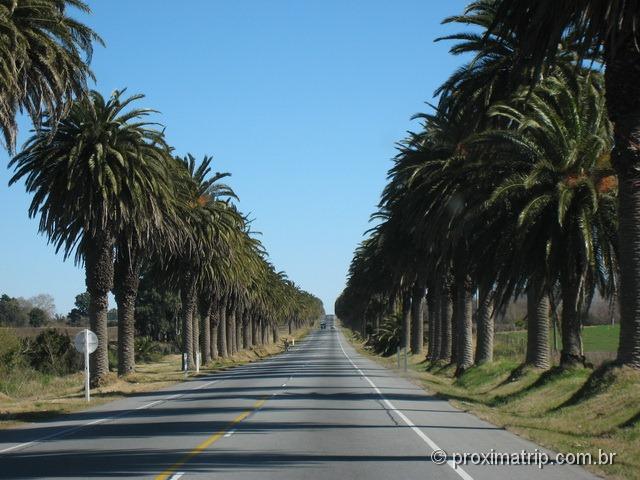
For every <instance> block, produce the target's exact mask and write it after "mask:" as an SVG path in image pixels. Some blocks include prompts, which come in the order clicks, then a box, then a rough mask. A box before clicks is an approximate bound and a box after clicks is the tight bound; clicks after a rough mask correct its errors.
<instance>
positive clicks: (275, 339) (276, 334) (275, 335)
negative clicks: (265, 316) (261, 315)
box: [273, 322, 280, 343]
mask: <svg viewBox="0 0 640 480" xmlns="http://www.w3.org/2000/svg"><path fill="white" fill-rule="evenodd" d="M279 340H280V332H278V324H277V323H275V322H274V324H273V343H278V341H279Z"/></svg>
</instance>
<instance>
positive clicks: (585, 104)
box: [335, 0, 640, 374]
mask: <svg viewBox="0 0 640 480" xmlns="http://www.w3.org/2000/svg"><path fill="white" fill-rule="evenodd" d="M639 20H640V4H638V2H636V1H632V2H628V1H611V0H606V1H605V0H602V1H600V0H585V1H582V2H573V1H571V2H562V1H557V0H554V1H550V0H542V1H537V2H530V1H527V0H480V1H475V2H472V3H470V4H469V5H468V6H467V7H466V9H465V10H464V12H463V13H462V14H460V15H456V16H453V17H450V18H446V19H445V20H444V21H443V23H445V24H453V25H458V26H460V27H461V32H460V33H458V34H452V35H448V36H446V37H443V38H439V39H437V41H447V42H453V44H452V46H451V47H450V53H451V54H453V55H460V54H464V55H466V56H467V58H468V59H469V60H468V61H467V62H466V63H464V64H463V65H462V66H461V67H460V68H458V69H457V70H456V71H454V72H453V73H451V75H450V76H449V77H448V78H447V79H446V81H445V82H444V83H443V84H442V85H441V86H440V87H439V88H438V90H437V91H436V95H437V97H438V101H437V103H436V104H435V105H433V106H432V107H431V109H430V110H429V111H428V112H427V113H422V114H418V115H416V116H415V117H414V118H417V119H419V120H420V121H421V128H420V129H419V131H417V132H410V133H409V135H408V137H407V138H406V139H405V140H404V141H402V142H400V144H399V145H398V154H397V156H396V157H395V158H394V164H393V166H392V168H391V169H390V170H389V174H388V183H387V185H386V187H385V189H384V191H383V193H382V196H381V201H380V204H379V207H378V210H377V211H376V212H375V213H374V214H373V216H372V219H373V220H374V221H375V226H374V227H373V228H372V229H371V230H370V231H369V232H368V236H367V238H366V239H365V240H364V241H363V242H362V243H361V244H360V245H359V246H358V248H357V249H356V251H355V254H354V257H353V260H352V263H351V266H350V269H349V277H348V281H347V286H346V288H345V289H344V291H343V292H342V294H341V295H340V297H339V298H338V299H337V301H336V305H335V309H336V313H337V315H338V316H339V317H340V318H341V319H343V320H344V321H345V323H347V324H348V325H349V326H351V328H354V329H358V330H361V331H362V333H363V335H365V336H366V335H368V334H369V333H372V332H373V333H377V332H380V330H381V324H384V323H385V322H389V321H392V320H389V318H390V317H392V316H393V315H395V314H397V315H398V317H399V324H400V328H399V331H400V332H401V333H400V335H401V337H402V338H401V342H400V343H401V346H403V347H406V348H410V349H411V350H412V351H413V353H416V354H420V353H422V351H423V343H424V340H425V338H424V331H423V328H424V327H423V325H424V323H423V317H426V318H427V321H426V324H427V332H426V344H427V352H428V353H427V355H428V358H429V359H430V360H432V361H445V362H452V363H453V364H455V365H456V367H457V369H456V370H457V372H458V374H459V373H461V372H464V371H465V370H467V369H468V368H470V367H471V366H472V365H474V364H481V363H484V362H490V361H492V359H493V338H494V320H495V316H496V315H497V314H499V313H500V312H501V311H504V309H505V308H506V306H507V305H508V304H509V303H510V302H512V301H513V300H514V299H517V298H519V297H525V298H526V299H527V315H526V317H527V321H526V323H527V348H526V358H525V359H524V360H525V363H526V364H530V365H533V366H535V367H538V368H549V367H550V365H551V360H552V359H551V352H550V346H549V343H550V342H549V332H550V322H551V321H553V322H554V323H556V324H559V325H560V329H561V340H562V349H561V356H560V365H561V366H562V367H570V366H573V365H576V364H581V363H584V355H583V350H582V339H581V326H582V320H583V318H584V316H585V315H586V313H587V312H588V310H589V308H590V305H591V301H592V299H593V298H594V295H596V292H597V293H599V295H601V296H602V297H603V298H605V299H608V300H609V301H611V302H614V301H619V303H620V324H621V330H620V342H619V350H618V355H617V358H618V362H619V363H621V364H626V365H630V366H634V367H640V308H638V305H639V304H638V302H639V299H640V280H639V279H640V255H638V252H640V248H638V245H640V229H639V228H638V225H639V224H640V223H639V222H638V218H640V202H639V201H638V200H637V199H638V198H640V182H638V175H640V174H639V173H638V172H640V170H639V169H638V165H640V149H639V148H638V141H639V139H640V123H639V119H640V115H638V113H639V112H640V86H639V85H640V83H639V82H638V80H640V70H639V68H638V65H640V50H639V47H638V45H640V42H639V40H640V35H639V33H638V31H637V28H636V27H635V25H637V22H638V21H639ZM474 298H475V299H476V300H477V308H474V305H473V299H474ZM474 319H475V332H476V341H475V342H474V339H473V333H474ZM474 347H475V348H474Z"/></svg>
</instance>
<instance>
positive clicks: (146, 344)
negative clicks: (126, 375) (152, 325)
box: [135, 337, 165, 362]
mask: <svg viewBox="0 0 640 480" xmlns="http://www.w3.org/2000/svg"><path fill="white" fill-rule="evenodd" d="M163 353H165V352H164V348H162V345H161V344H160V343H159V342H155V341H153V340H152V339H151V337H138V338H136V340H135V354H136V362H156V361H158V360H160V358H161V357H162V355H163Z"/></svg>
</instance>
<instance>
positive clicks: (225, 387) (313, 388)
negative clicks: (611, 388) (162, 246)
mask: <svg viewBox="0 0 640 480" xmlns="http://www.w3.org/2000/svg"><path fill="white" fill-rule="evenodd" d="M536 448H537V447H536V445H534V444H532V443H531V442H528V441H525V440H523V439H521V438H519V437H518V436H516V435H513V434H511V433H509V432H506V431H505V430H502V429H499V428H497V427H494V426H492V425H490V424H488V423H486V422H483V421H481V420H479V419H477V418H476V417H474V416H473V415H470V414H468V413H465V412H462V411H460V410H457V409H455V408H453V407H452V406H451V405H450V404H449V403H448V402H446V401H445V400H442V399H438V398H435V397H433V396H430V395H429V394H427V393H425V392H424V391H422V390H421V389H419V388H418V387H416V386H415V385H413V384H412V383H410V382H408V381H406V380H404V379H401V378H398V377H397V376H396V374H395V373H394V372H392V371H390V370H387V369H385V368H382V367H380V366H379V365H377V364H375V363H374V362H372V361H370V360H368V359H365V358H364V357H362V356H361V355H359V354H357V353H356V352H355V351H354V349H353V348H351V347H350V346H349V345H348V344H347V342H346V340H345V339H344V337H343V336H342V335H341V334H340V333H339V332H338V331H337V330H333V329H327V330H317V331H315V332H314V333H312V334H311V335H309V336H308V337H307V339H306V340H305V341H304V342H301V343H300V344H298V345H296V347H295V348H294V349H292V351H290V352H287V353H284V354H282V355H279V356H276V357H273V358H271V359H268V360H265V361H262V362H259V363H254V364H251V365H246V366H243V367H239V368H236V369H233V370H231V371H228V372H224V373H221V374H216V375H211V376H210V377H207V378H199V379H197V380H191V381H188V382H184V383H182V384H179V385H176V386H173V387H171V388H170V389H166V390H163V391H159V392H154V393H149V394H146V395H138V396H136V397H132V398H128V399H126V400H122V401H118V402H113V403H110V404H108V405H104V406H101V407H99V408H95V409H92V410H88V411H85V412H82V413H78V414H74V415H70V416H68V417H65V420H61V421H56V422H42V423H37V424H30V425H27V426H25V427H24V428H18V429H11V430H4V431H1V432H0V477H2V478H114V477H118V478H126V477H143V478H163V479H167V478H185V479H186V478H196V477H197V478H215V479H217V478H224V479H242V480H246V479H260V480H264V479H278V480H283V479H300V478H304V479H334V478H340V479H360V478H362V479H367V480H374V479H381V480H387V479H429V478H443V479H457V480H459V479H461V478H462V479H465V480H468V479H471V478H473V479H491V480H493V479H500V478H504V479H511V478H550V479H558V480H560V479H562V480H571V479H579V478H595V477H594V476H592V475H590V474H589V473H587V472H586V471H585V470H583V469H581V468H579V467H574V466H559V465H547V466H545V467H544V468H543V469H540V468H538V466H536V465H519V466H514V465H510V466H504V465H500V466H496V465H464V466H461V467H460V466H457V467H456V466H455V465H453V462H452V461H451V460H452V457H451V455H452V454H453V452H468V453H473V452H476V453H486V452H490V451H491V449H493V450H494V451H495V452H513V453H514V454H515V453H518V452H521V451H522V450H524V451H526V452H531V453H533V452H535V449H536ZM436 450H443V451H444V452H447V454H448V455H449V457H448V458H447V457H445V458H444V463H443V464H441V462H440V459H439V458H436V460H434V459H432V458H431V454H432V452H434V451H436ZM543 451H544V450H543ZM447 460H448V461H447Z"/></svg>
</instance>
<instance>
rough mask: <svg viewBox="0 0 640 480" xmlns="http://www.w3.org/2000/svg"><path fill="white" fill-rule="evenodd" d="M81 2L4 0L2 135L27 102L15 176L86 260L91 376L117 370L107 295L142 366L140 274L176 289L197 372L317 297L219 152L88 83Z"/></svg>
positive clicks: (315, 311) (122, 341) (12, 134)
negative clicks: (194, 148) (282, 262)
mask: <svg viewBox="0 0 640 480" xmlns="http://www.w3.org/2000/svg"><path fill="white" fill-rule="evenodd" d="M70 7H74V8H76V9H80V10H82V11H84V12H87V13H89V8H88V6H87V5H86V4H84V3H83V2H82V1H80V0H14V1H0V24H1V25H2V27H3V31H4V32H7V34H5V35H3V36H2V39H1V40H0V42H2V47H3V48H2V50H1V51H0V56H1V58H2V61H3V66H4V67H3V69H1V70H2V71H1V72H0V75H1V76H2V85H3V87H2V92H1V94H0V129H2V131H3V134H4V135H3V136H4V142H5V146H6V147H7V149H8V150H9V151H10V152H13V151H14V149H15V139H16V131H17V126H16V123H15V116H16V113H17V111H18V110H23V111H25V112H26V113H27V114H28V115H29V116H30V117H31V119H32V121H33V125H34V131H33V134H32V135H31V137H30V138H29V139H28V140H27V142H26V143H25V145H24V146H23V148H22V149H21V150H20V151H19V152H18V153H17V154H16V155H15V156H14V157H13V158H12V159H11V161H10V164H9V166H10V167H11V168H13V169H14V176H13V177H12V179H11V182H10V183H11V184H13V183H16V182H18V181H23V182H24V184H25V186H26V190H27V192H28V193H30V194H32V202H31V205H30V208H29V215H30V216H31V217H38V218H39V230H40V231H41V232H42V233H44V234H45V235H46V236H47V237H48V239H49V241H50V242H51V243H52V244H53V245H54V246H55V248H56V251H57V252H61V253H62V254H63V255H64V257H65V258H68V257H73V259H74V260H75V262H76V263H78V264H81V265H83V266H84V268H85V271H86V286H87V292H88V294H89V305H88V317H89V322H90V326H91V329H92V330H93V331H94V332H95V333H96V335H97V336H98V339H99V344H98V348H97V350H96V351H95V352H94V353H93V354H92V363H91V383H92V385H94V386H96V385H99V384H101V383H103V382H104V381H105V379H106V376H107V373H108V344H107V312H108V294H109V292H113V294H114V297H115V300H116V304H117V314H118V374H119V375H126V374H128V373H130V372H131V371H133V370H134V369H135V358H134V337H135V333H136V331H135V304H136V298H137V294H138V290H139V286H140V279H141V276H142V275H143V273H144V276H145V278H148V279H150V281H152V282H154V283H155V284H157V285H159V286H165V287H169V288H173V289H175V290H176V291H178V292H179V297H180V307H179V308H180V310H179V319H180V337H181V342H182V351H183V352H184V353H185V354H186V363H187V367H188V368H189V369H192V368H194V366H195V361H196V355H197V353H198V352H199V351H201V352H202V358H203V361H204V362H205V363H206V362H209V361H210V360H211V359H213V358H217V357H218V356H221V357H225V356H227V355H231V354H233V353H234V352H236V351H237V350H239V349H241V348H248V347H250V346H252V345H255V344H262V343H268V342H271V341H275V340H276V339H277V335H278V326H279V325H282V324H288V325H289V328H290V329H293V328H299V327H301V326H303V325H308V324H310V323H311V322H313V321H315V320H317V319H318V318H319V317H320V316H321V315H322V314H323V313H324V311H323V308H322V303H321V302H320V300H319V299H317V298H316V297H314V296H313V295H311V294H309V293H307V292H305V291H303V290H302V289H300V288H299V287H298V286H296V285H295V284H294V283H293V282H292V281H291V280H289V279H288V278H287V277H286V275H285V274H284V273H283V272H280V271H278V270H276V268H275V267H274V266H273V265H272V264H271V263H270V262H269V260H268V257H267V253H266V251H265V249H264V247H263V246H262V244H261V243H260V241H259V240H258V239H257V238H256V236H255V234H254V233H253V232H252V231H251V226H250V223H251V222H250V221H249V219H248V218H247V217H246V216H245V215H243V214H242V212H241V211H240V210H239V209H238V207H237V200H238V199H237V196H236V195H235V193H234V192H233V190H232V189H231V188H230V187H229V186H228V185H226V184H225V183H223V182H222V180H223V179H224V178H226V177H228V176H229V174H228V173H215V172H214V171H213V170H212V158H211V157H209V156H205V157H204V158H203V159H202V160H200V161H198V160H196V159H195V158H194V157H193V156H192V155H190V154H187V155H186V156H179V155H176V153H175V152H174V149H173V148H172V147H171V146H170V145H169V144H168V142H167V139H166V136H165V130H164V127H163V126H162V125H160V124H158V123H157V122H156V121H153V118H152V116H155V115H156V114H157V112H155V111H154V110H150V109H146V108H141V107H138V106H137V105H138V103H139V101H140V100H142V99H143V98H144V96H143V95H139V94H138V95H131V96H128V95H127V94H126V92H125V91H124V90H122V91H115V92H114V93H113V94H112V95H110V96H109V97H104V96H103V95H102V94H100V93H99V92H97V91H95V90H90V89H89V88H88V85H87V80H88V79H92V78H93V74H92V72H91V70H90V68H89V63H90V59H91V54H92V50H93V45H94V44H95V43H98V44H102V43H103V42H102V40H101V39H100V37H99V36H98V35H97V34H96V33H95V32H94V31H93V30H91V29H90V28H89V27H87V26H86V25H84V24H82V23H80V22H78V21H77V20H75V19H74V18H72V17H71V16H70V15H69V8H70Z"/></svg>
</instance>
